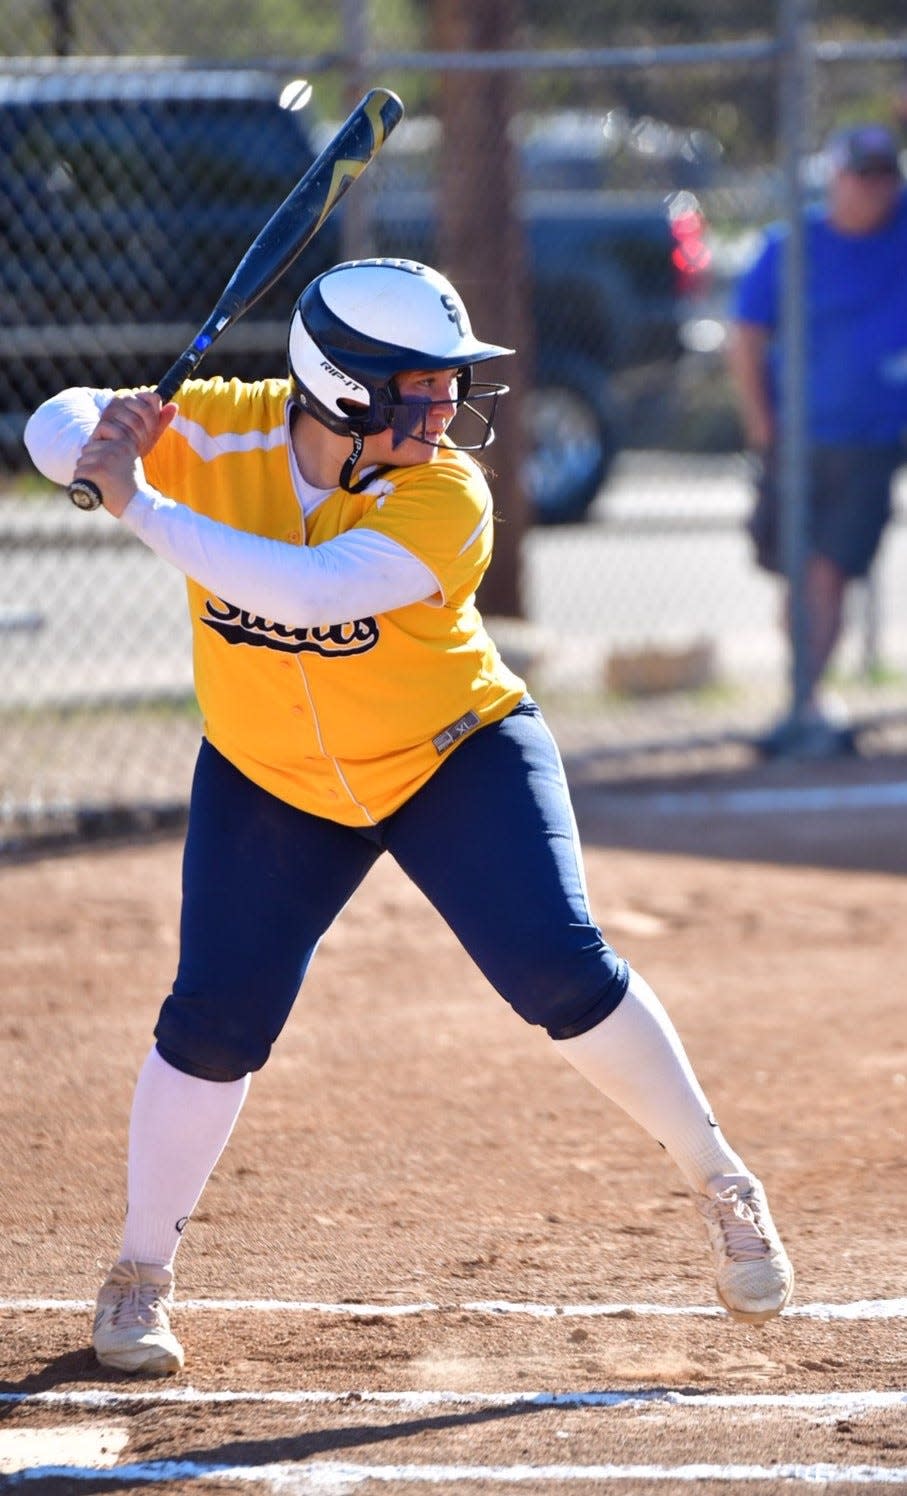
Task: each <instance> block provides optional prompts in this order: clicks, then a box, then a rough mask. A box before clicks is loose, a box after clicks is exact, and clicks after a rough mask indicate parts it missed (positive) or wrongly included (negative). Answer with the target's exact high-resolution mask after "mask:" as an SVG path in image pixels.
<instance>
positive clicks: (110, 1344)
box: [92, 1262, 183, 1376]
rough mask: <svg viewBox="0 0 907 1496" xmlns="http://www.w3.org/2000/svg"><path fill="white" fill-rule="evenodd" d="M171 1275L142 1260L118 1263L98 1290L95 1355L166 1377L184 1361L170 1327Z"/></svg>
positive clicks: (124, 1368) (115, 1365)
mask: <svg viewBox="0 0 907 1496" xmlns="http://www.w3.org/2000/svg"><path fill="white" fill-rule="evenodd" d="M172 1307H173V1274H172V1272H170V1270H169V1269H168V1268H165V1267H157V1266H155V1265H154V1264H151V1263H146V1262H117V1263H115V1264H114V1266H113V1267H112V1268H111V1269H110V1272H109V1273H108V1275H107V1278H106V1279H105V1281H104V1283H103V1284H102V1286H101V1290H100V1292H99V1294H98V1303H97V1311H96V1313H95V1317H94V1334H93V1337H92V1342H93V1344H94V1349H95V1355H96V1356H97V1358H98V1360H99V1361H100V1363H101V1365H102V1366H111V1367H113V1368H114V1370H116V1371H129V1372H144V1373H145V1374H146V1375H148V1376H168V1375H170V1373H172V1372H174V1371H179V1370H180V1369H181V1367H182V1364H183V1348H182V1346H181V1345H180V1343H179V1341H178V1340H177V1338H176V1336H175V1335H174V1334H173V1332H172V1330H171V1329H170V1317H169V1312H168V1311H169V1310H170V1309H171V1308H172Z"/></svg>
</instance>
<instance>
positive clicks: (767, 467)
mask: <svg viewBox="0 0 907 1496" xmlns="http://www.w3.org/2000/svg"><path fill="white" fill-rule="evenodd" d="M905 460H907V453H905V450H904V448H903V447H902V446H900V445H896V446H886V447H823V446H815V447H813V448H812V451H811V454H810V461H809V489H808V494H807V551H808V553H809V554H811V555H815V554H818V555H821V556H826V557H828V559H829V560H831V561H834V562H835V564H836V565H837V566H838V567H839V568H840V569H841V571H842V572H843V573H844V574H845V576H848V577H862V576H865V574H866V572H867V571H868V570H869V567H870V565H871V564H872V560H873V557H874V556H875V553H876V551H877V550H878V548H879V542H880V540H881V538H882V532H883V531H884V529H885V526H886V524H887V523H888V520H889V518H890V517H891V482H892V478H893V476H894V473H895V470H896V469H897V468H898V467H899V466H900V465H901V463H903V462H904V461H905ZM780 518H781V517H780V494H779V484H778V463H777V453H776V452H773V453H771V454H769V456H768V457H767V458H766V460H765V462H764V464H763V465H762V471H761V473H760V474H759V477H758V480H757V489H756V501H755V504H754V507H753V511H752V513H751V515H750V518H749V521H748V523H747V529H748V530H749V533H750V536H751V537H752V540H753V543H754V545H755V547H756V559H757V561H758V563H759V565H760V566H762V567H764V569H765V570H766V571H773V572H778V573H784V572H785V571H786V569H787V568H786V565H785V558H784V555H783V539H782V535H783V531H782V527H781V522H780Z"/></svg>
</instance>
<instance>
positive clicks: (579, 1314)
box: [0, 1298, 907, 1320]
mask: <svg viewBox="0 0 907 1496" xmlns="http://www.w3.org/2000/svg"><path fill="white" fill-rule="evenodd" d="M175 1307H176V1310H177V1312H179V1311H180V1310H183V1311H186V1310H191V1311H192V1312H193V1313H206V1312H210V1311H217V1312H218V1313H223V1314H235V1313H252V1314H348V1315H353V1316H357V1317H359V1318H362V1319H391V1318H395V1317H397V1316H402V1315H411V1314H502V1315H504V1314H514V1315H528V1316H530V1317H531V1318H534V1319H609V1318H610V1319H635V1318H637V1317H639V1318H645V1317H649V1316H661V1317H664V1318H669V1319H674V1318H681V1317H690V1316H695V1317H702V1318H709V1319H712V1318H716V1317H721V1318H723V1317H724V1315H725V1310H724V1309H722V1308H721V1307H720V1305H718V1304H534V1303H521V1302H512V1301H511V1300H508V1299H475V1300H472V1301H470V1302H468V1303H463V1304H436V1303H432V1302H430V1301H426V1302H425V1303H414V1304H357V1303H337V1304H332V1303H321V1302H318V1301H317V1300H314V1299H178V1300H177V1303H176V1306H175ZM4 1309H5V1310H11V1311H15V1312H17V1313H20V1312H29V1311H39V1310H43V1311H47V1312H57V1313H61V1314H63V1313H67V1314H70V1313H72V1314H76V1313H78V1314H81V1313H88V1312H89V1311H90V1310H93V1309H94V1302H93V1300H89V1299H38V1298H15V1299H12V1298H11V1299H0V1310H4ZM781 1317H782V1318H783V1319H810V1320H874V1319H880V1320H888V1319H907V1298H896V1299H856V1300H854V1301H853V1302H852V1303H843V1304H824V1303H815V1304H793V1305H790V1306H789V1307H788V1308H787V1309H784V1310H782V1313H781Z"/></svg>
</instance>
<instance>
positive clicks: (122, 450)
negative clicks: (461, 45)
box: [26, 260, 793, 1373]
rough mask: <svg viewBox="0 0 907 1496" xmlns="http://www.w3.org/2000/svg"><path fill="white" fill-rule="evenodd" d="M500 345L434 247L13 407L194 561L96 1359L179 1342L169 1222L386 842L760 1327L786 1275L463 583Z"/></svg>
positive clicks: (481, 508) (115, 503)
mask: <svg viewBox="0 0 907 1496" xmlns="http://www.w3.org/2000/svg"><path fill="white" fill-rule="evenodd" d="M510 352H512V350H511V349H507V348H501V347H498V346H496V345H494V344H491V343H484V342H481V341H479V340H478V339H477V338H476V337H475V336H474V334H473V332H472V328H471V326H470V322H469V317H468V315H467V312H466V308H465V307H464V305H463V302H462V301H461V299H460V297H459V295H458V294H457V292H456V291H455V289H454V287H453V286H452V285H451V284H450V283H449V282H448V281H447V280H445V279H444V277H443V276H441V275H439V274H438V273H437V272H436V271H434V270H431V269H429V268H428V267H426V266H424V265H419V264H416V263H413V262H410V261H399V260H363V261H355V262H352V263H349V264H343V265H339V266H336V267H335V268H334V269H333V270H330V271H328V272H326V273H325V274H324V275H321V276H319V277H318V278H317V279H316V280H315V281H313V282H312V283H311V285H309V286H308V287H307V288H306V289H305V290H304V291H303V293H302V295H301V297H300V298H299V300H298V302H297V304H296V306H295V309H294V312H293V316H292V321H291V324H290V330H289V350H288V354H289V376H288V378H286V379H273V380H268V381H265V382H264V383H259V384H243V383H240V382H239V381H231V382H230V383H225V382H224V381H223V380H221V379H219V378H215V379H210V380H200V381H193V382H190V383H188V384H186V385H185V386H184V387H183V388H182V390H181V391H180V395H179V402H178V407H177V405H168V406H166V407H164V408H163V409H162V408H161V404H160V401H159V399H158V397H157V396H156V395H155V394H153V393H151V392H148V391H136V392H132V393H126V394H119V395H114V394H113V393H112V392H111V391H98V390H81V389H79V390H67V391H64V392H63V393H62V394H61V395H59V396H57V397H55V398H54V399H53V400H50V401H48V402H47V403H46V404H45V405H43V406H42V407H41V408H40V409H39V410H38V411H37V412H36V413H35V414H34V415H33V416H32V418H31V421H30V422H29V426H28V430H27V434H26V440H27V444H28V447H29V451H30V452H31V455H32V457H33V459H34V461H35V463H36V465H37V466H38V467H39V468H40V469H41V471H42V472H43V473H45V474H46V475H47V476H48V477H50V478H52V479H54V480H55V481H57V482H59V483H64V484H65V483H68V482H69V481H70V480H71V479H72V477H73V475H74V474H75V475H76V476H78V477H84V478H90V479H92V480H93V481H94V482H96V483H97V484H98V485H99V486H100V488H101V490H102V492H103V495H104V502H105V505H106V507H107V508H108V509H109V510H110V511H111V512H112V513H113V514H115V515H116V516H118V517H119V518H120V519H121V521H122V523H123V524H124V525H126V526H127V527H128V528H129V529H130V530H132V531H133V532H134V533H135V534H136V535H138V536H139V537H140V538H141V539H142V540H143V541H144V543H145V544H146V545H147V546H149V547H150V548H151V549H152V550H153V551H155V552H156V553H157V554H158V555H160V556H162V557H164V558H165V559H166V560H168V561H169V562H171V563H172V564H173V565H174V566H176V567H178V568H179V569H180V570H181V571H182V572H183V573H184V574H185V575H186V577H187V585H188V599H189V610H190V615H191V619H192V628H193V635H194V663H195V678H196V688H197V692H198V698H199V702H200V705H201V710H202V713H203V717H204V736H203V741H202V744H201V748H200V752H199V756H198V762H197V766H196V770H195V776H194V780H193V786H192V794H191V804H190V816H189V826H188V831H187V836H186V846H185V854H184V880H183V884H184V886H183V906H182V918H181V933H180V956H179V963H178V970H177V973H176V978H175V981H174V983H173V989H172V991H171V992H170V994H169V996H168V997H167V998H166V1000H165V1001H164V1004H163V1007H162V1008H161V1011H160V1016H159V1019H158V1022H157V1026H156V1028H155V1039H156V1043H155V1045H154V1047H153V1048H152V1050H151V1052H150V1054H149V1055H148V1057H147V1059H146V1061H145V1063H144V1066H143V1068H142V1070H141V1073H140V1075H139V1078H138V1083H137V1087H136V1092H135V1098H134V1102H133V1108H132V1116H131V1122H130V1131H129V1157H128V1213H127V1217H126V1223H125V1231H124V1236H123V1241H122V1247H121V1251H120V1254H119V1259H118V1261H117V1262H116V1263H115V1264H114V1266H113V1268H112V1270H111V1272H110V1274H109V1276H108V1278H107V1280H106V1282H105V1283H104V1284H103V1286H102V1287H101V1290H100V1293H99V1296H98V1306H97V1314H96V1318H95V1325H94V1346H95V1351H96V1353H97V1356H98V1359H99V1360H100V1361H101V1362H102V1364H103V1365H105V1366H111V1367H116V1368H119V1369H120V1370H124V1371H135V1372H146V1373H166V1372H173V1371H176V1370H178V1369H179V1368H180V1367H181V1366H182V1364H183V1352H182V1348H181V1346H180V1344H179V1342H178V1340H177V1339H176V1337H175V1335H174V1334H173V1332H172V1330H171V1328H170V1323H169V1314H168V1311H169V1309H170V1307H171V1305H172V1294H173V1264H174V1258H175V1255H176V1251H177V1248H178V1246H179V1242H180V1239H181V1235H182V1232H183V1229H184V1227H185V1225H186V1223H187V1221H188V1220H189V1218H190V1217H191V1215H192V1212H193V1210H194V1208H195V1206H196V1204H197V1202H198V1200H199V1198H200V1196H201V1193H202V1190H203V1189H204V1186H205V1183H206V1181H207V1179H208V1177H209V1175H210V1173H211V1170H212V1169H213V1168H214V1165H215V1164H216V1162H217V1160H218V1158H219V1156H220V1154H221V1151H222V1149H223V1147H224V1145H225V1144H226V1142H227V1139H228V1138H229V1135H230V1132H231V1130H232V1128H233V1125H234V1123H235V1121H236V1118H237V1116H238V1114H239V1111H240V1108H241V1107H242V1105H243V1102H244V1100H245V1097H246V1093H247V1090H248V1086H249V1079H250V1073H251V1072H252V1071H254V1070H257V1069H260V1067H261V1066H262V1065H264V1063H265V1062H266V1060H267V1058H268V1055H269V1054H270V1051H271V1047H272V1045H273V1044H274V1042H275V1040H276V1039H277V1037H278V1035H279V1033H280V1031H281V1029H282V1027H283V1025H284V1023H285V1022H286V1019H287V1017H288V1015H289V1012H290V1009H291V1008H292V1005H293V1002H294V1000H295V998H296V995H297V992H298V990H299V987H300V985H301V983H302V980H303V978H304V976H305V972H306V969H307V967H308V965H309V962H310V960H311V957H312V954H313V952H314V950H315V947H316V945H317V944H318V941H319V940H320V938H321V937H322V935H323V934H324V933H325V931H326V930H327V929H328V927H329V926H330V924H331V922H332V921H333V920H334V918H335V916H336V915H337V914H338V913H339V911H340V910H341V909H342V908H343V906H344V904H345V903H346V901H347V899H348V898H349V897H350V895H351V894H352V893H353V891H354V890H355V888H356V887H357V886H358V884H359V883H360V882H361V880H362V879H363V878H364V877H365V874H366V873H367V871H368V869H369V868H370V867H371V865H372V863H373V862H374V861H375V860H376V858H378V857H379V856H380V855H381V853H382V852H385V851H386V852H389V853H390V854H391V856H393V857H394V858H395V859H396V861H397V862H398V863H399V864H400V866H401V867H402V868H403V869H404V871H405V872H406V873H407V874H408V875H409V877H410V878H412V879H413V881H414V882H415V883H416V884H418V886H419V887H420V888H421V889H422V890H423V891H424V892H425V894H426V896H427V897H428V898H429V899H430V900H431V902H432V903H433V904H434V906H435V907H436V908H437V909H438V910H439V911H440V913H441V914H442V916H443V917H444V918H445V919H446V920H447V922H448V924H449V925H450V926H451V928H452V929H453V930H454V931H455V933H456V934H457V936H458V937H459V939H460V941H461V942H462V944H463V946H464V947H465V949H466V951H467V952H468V953H469V954H470V955H471V956H472V958H473V959H474V961H475V962H476V963H477V964H478V966H479V967H480V968H481V970H482V971H483V972H484V974H485V975H486V976H487V978H488V980H489V981H490V982H491V984H492V985H493V986H494V987H495V988H496V989H497V991H498V992H499V993H500V994H501V995H502V996H503V997H504V998H505V999H506V1000H507V1001H508V1002H509V1003H511V1004H512V1006H513V1007H514V1008H515V1010H516V1011H517V1012H518V1013H519V1014H520V1015H521V1016H522V1017H523V1018H524V1019H525V1020H526V1021H527V1022H529V1023H534V1024H541V1025H542V1026H543V1027H544V1028H545V1029H546V1030H547V1032H548V1034H549V1035H550V1036H551V1039H552V1040H553V1041H554V1044H555V1047H556V1049H557V1051H558V1052H559V1053H560V1054H561V1055H563V1057H564V1058H565V1059H566V1060H568V1061H569V1062H570V1063H571V1064H572V1065H574V1066H575V1067H576V1069H578V1070H579V1071H580V1072H581V1073H582V1074H583V1075H585V1076H586V1077H587V1078H588V1079H589V1080H590V1081H591V1082H592V1084H593V1085H595V1086H596V1087H597V1088H598V1089H599V1090H600V1091H602V1092H603V1093H604V1094H605V1095H606V1096H609V1097H610V1098H611V1099H612V1100H613V1101H614V1102H616V1104H617V1105H618V1106H620V1107H622V1108H623V1109H624V1110H625V1111H626V1112H627V1113H628V1114H629V1115H630V1116H631V1117H633V1118H634V1119H635V1120H636V1121H637V1122H638V1123H639V1124H640V1125H641V1126H642V1127H643V1128H644V1129H645V1130H646V1131H647V1132H648V1133H649V1134H650V1135H651V1136H652V1137H653V1138H655V1139H657V1140H658V1141H659V1142H660V1143H661V1144H663V1146H664V1147H665V1148H666V1149H667V1151H668V1153H669V1154H670V1155H671V1157H672V1158H673V1159H674V1161H675V1163H676V1164H677V1166H678V1168H679V1169H680V1171H681V1173H682V1174H683V1176H684V1178H685V1179H686V1181H687V1183H688V1185H689V1186H690V1188H691V1191H692V1193H693V1197H694V1200H695V1203H696V1204H697V1206H698V1207H699V1209H700V1211H701V1213H702V1215H703V1217H704V1219H705V1222H706V1226H707V1228H708V1232H709V1236H710V1239H711V1244H712V1248H713V1251H714V1257H715V1266H716V1274H717V1287H718V1294H719V1296H720V1298H721V1301H722V1302H723V1304H724V1305H725V1306H726V1308H727V1309H728V1310H729V1312H730V1313H731V1314H732V1315H734V1316H735V1317H736V1318H739V1319H742V1320H746V1321H749V1322H751V1323H757V1324H758V1323H761V1322H762V1321H764V1320H767V1319H770V1318H771V1317H772V1316H773V1315H776V1314H778V1313H779V1311H780V1310H781V1309H782V1308H783V1307H784V1305H785V1304H786V1303H787V1302H788V1300H789V1299H790V1296H791V1292H792V1288H793V1272H792V1269H791V1266H790V1263H789V1261H788V1258H787V1256H786V1254H785V1251H784V1248H783V1246H782V1244H781V1242H780V1240H779V1237H778V1234H777V1232H776V1230H775V1228H774V1226H773V1224H772V1220H771V1217H770V1215H769V1211H768V1206H767V1204H766V1200H765V1195H764V1191H763V1189H762V1186H761V1184H760V1183H759V1181H758V1179H756V1178H755V1177H754V1176H753V1175H752V1174H751V1173H750V1172H749V1170H748V1169H747V1168H746V1166H745V1164H744V1163H743V1161H742V1160H741V1159H740V1158H739V1156H738V1155H737V1154H736V1153H735V1152H734V1151H733V1149H732V1148H731V1147H730V1145H729V1144H728V1142H727V1141H726V1140H725V1138H724V1136H723V1135H722V1133H721V1131H720V1130H719V1128H718V1127H717V1125H716V1123H715V1119H714V1117H713V1115H712V1113H711V1111H710V1108H709V1103H708V1101H707V1099H706V1097H705V1095H704V1094H703V1092H702V1089H701V1087H700V1086H699V1084H698V1082H697V1080H696V1077H695V1076H694V1074H693V1071H692V1069H691V1067H690V1064H689V1061H688V1059H687V1057H686V1055H685V1053H684V1050H683V1047H682V1045H681V1043H680V1040H679V1038H678V1036H677V1034H676V1032H675V1030H674V1028H673V1026H672V1024H671V1021H670V1019H669V1018H668V1015H667V1013H666V1012H665V1010H664V1009H663V1007H662V1006H661V1004H660V1003H659V1001H658V999H657V998H656V997H655V995H654V993H653V992H652V991H651V989H650V988H649V987H648V986H647V984H646V983H645V982H644V981H643V979H642V978H641V977H640V976H639V974H638V973H636V972H635V971H633V970H631V969H630V968H629V966H628V964H627V962H626V961H625V960H623V959H622V958H621V957H620V956H619V955H618V954H617V953H616V952H615V951H614V950H613V949H612V947H611V946H610V945H609V944H608V943H607V942H606V941H605V939H604V938H603V936H602V933H601V931H600V930H599V929H598V927H597V925H596V923H595V920H594V917H593V915H592V912H591V911H590V909H589V905H588V901H587V895H586V888H585V881H584V873H583V867H582V862H581V855H580V851H579V846H578V838H577V833H576V826H575V822H574V816H573V810H572V806H571V803H570V798H569V794H568V790H567V786H566V783H565V778H564V773H563V768H562V765H561V761H560V757H559V755H558V751H557V749H556V747H555V744H554V741H553V739H552V737H551V735H550V733H549V731H548V729H547V727H546V725H545V722H544V720H543V718H542V715H541V712H540V710H539V708H538V706H537V705H536V704H535V702H534V701H532V700H531V698H530V697H529V696H528V695H527V694H526V689H525V686H524V683H523V682H522V681H521V680H520V679H519V678H518V677H517V676H515V675H514V674H513V673H512V672H511V671H510V670H509V669H507V667H506V666H505V665H504V664H503V663H502V661H501V660H500V658H499V656H498V654H497V651H496V649H495V647H494V645H493V643H492V641H491V640H490V638H489V636H488V634H487V633H486V632H485V629H484V627H483V624H482V620H481V617H480V615H479V613H478V612H477V610H476V603H475V593H476V589H477V588H478V586H479V583H480V582H481V579H482V576H483V574H484V572H485V570H486V568H487V566H488V563H489V560H490V557H491V548H492V530H493V525H492V500H491V496H490V493H489V491H488V487H487V485H486V482H485V479H484V477H483V475H482V472H481V470H480V468H479V466H478V465H477V463H476V462H475V460H474V459H473V458H472V457H470V456H469V455H468V452H469V451H471V450H476V449H479V448H481V447H482V446H483V445H485V443H486V442H487V441H488V440H489V439H490V436H491V421H492V419H493V413H494V406H495V402H496V401H497V399H498V397H499V396H500V395H501V394H502V393H503V392H504V391H505V390H506V386H503V385H499V384H483V385H477V384H475V383H474V382H473V377H472V376H473V370H474V368H475V367H476V365H478V364H483V363H485V362H486V361H487V360H489V359H493V358H497V357H499V356H501V355H505V354H509V353H510ZM467 418H468V419H471V420H472V421H473V423H474V425H475V428H476V429H475V432H474V434H473V437H472V440H467V438H466V436H465V435H464V434H463V433H462V430H461V428H462V424H463V422H464V420H465V419H467ZM171 495H172V496H173V497H171Z"/></svg>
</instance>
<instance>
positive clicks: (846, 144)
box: [828, 125, 900, 175]
mask: <svg viewBox="0 0 907 1496" xmlns="http://www.w3.org/2000/svg"><path fill="white" fill-rule="evenodd" d="M828 154H829V157H830V158H831V163H832V166H833V167H834V169H835V170H836V171H853V172H856V173H857V175H860V174H862V173H863V172H872V171H893V172H896V171H899V170H900V166H899V162H898V148H897V144H896V142H895V138H894V136H893V135H892V133H891V131H890V130H886V128H885V126H884V125H853V126H852V127H851V128H850V129H847V130H838V131H837V132H836V133H835V134H834V135H832V137H831V139H830V141H829V143H828Z"/></svg>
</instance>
